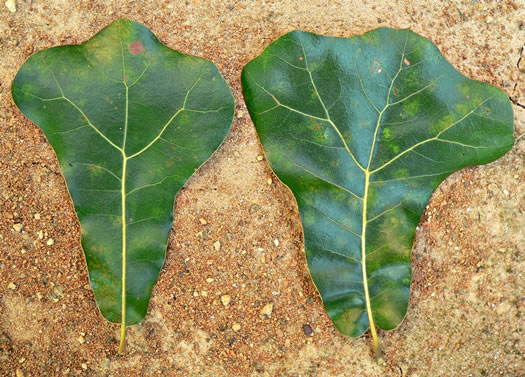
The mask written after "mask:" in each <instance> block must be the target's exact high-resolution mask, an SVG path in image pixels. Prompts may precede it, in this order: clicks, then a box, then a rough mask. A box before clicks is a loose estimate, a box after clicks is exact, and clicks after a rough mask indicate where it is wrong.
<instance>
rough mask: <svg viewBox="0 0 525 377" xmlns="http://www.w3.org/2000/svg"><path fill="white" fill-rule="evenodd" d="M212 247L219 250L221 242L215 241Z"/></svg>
mask: <svg viewBox="0 0 525 377" xmlns="http://www.w3.org/2000/svg"><path fill="white" fill-rule="evenodd" d="M213 247H214V248H215V251H219V250H220V249H221V242H220V241H215V243H214V244H213Z"/></svg>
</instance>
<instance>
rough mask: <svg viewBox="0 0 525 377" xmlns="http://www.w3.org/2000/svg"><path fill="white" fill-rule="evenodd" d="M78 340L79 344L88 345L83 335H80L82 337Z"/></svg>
mask: <svg viewBox="0 0 525 377" xmlns="http://www.w3.org/2000/svg"><path fill="white" fill-rule="evenodd" d="M77 340H78V342H79V343H80V344H84V343H86V339H85V338H84V337H83V336H82V335H80V336H79V337H78V338H77Z"/></svg>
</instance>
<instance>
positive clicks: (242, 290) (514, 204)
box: [0, 0, 525, 377]
mask: <svg viewBox="0 0 525 377" xmlns="http://www.w3.org/2000/svg"><path fill="white" fill-rule="evenodd" d="M3 3H4V1H3V0H2V2H1V4H0V48H1V55H0V81H1V86H0V101H1V102H0V106H1V111H0V119H1V123H0V296H1V298H0V375H2V376H16V377H21V376H26V377H27V376H70V375H71V376H150V375H161V376H411V377H416V376H524V375H525V362H524V359H523V354H524V351H525V342H524V340H523V339H524V329H523V327H524V319H523V310H524V303H525V301H524V300H523V288H524V286H525V284H524V277H523V271H524V267H525V265H524V253H523V245H525V235H524V229H525V184H524V183H525V172H524V161H525V137H523V134H524V133H525V108H524V107H523V105H524V104H525V84H524V81H525V80H523V77H524V73H523V72H524V71H523V69H524V68H525V57H522V56H521V55H522V54H523V42H524V41H525V31H524V29H525V4H524V3H523V2H521V3H520V1H518V2H510V1H477V0H472V1H471V0H467V1H463V2H454V1H433V2H429V1H424V0H417V1H412V2H410V4H408V2H407V3H405V2H402V1H382V2H379V1H378V2H373V1H364V2H355V3H354V2H351V1H334V2H328V1H309V2H301V1H283V2H279V3H272V2H270V1H253V2H251V1H225V0H224V1H223V0H216V1H196V0H193V1H172V2H171V1H164V0H159V1H147V2H139V1H131V0H130V1H125V2H120V4H121V5H116V4H115V3H117V2H110V1H78V0H74V1H66V0H64V1H49V2H48V1H37V0H18V1H17V10H16V12H15V13H11V12H10V11H9V10H8V9H7V8H6V7H5V6H4V4H3ZM119 17H127V18H131V19H134V20H137V21H139V22H142V23H143V24H145V25H146V26H148V27H149V28H150V29H151V30H152V31H153V32H154V33H155V34H156V35H157V36H158V38H159V39H160V40H161V41H162V42H163V43H165V44H166V45H168V46H169V47H171V48H174V49H178V50H180V51H182V52H184V53H190V54H194V55H198V56H202V57H205V58H208V59H211V60H212V61H214V62H215V63H216V64H217V66H218V67H219V70H220V71H221V72H222V74H223V75H224V76H225V78H226V80H227V82H228V84H229V85H230V86H231V88H232V90H233V93H234V96H235V99H236V115H235V118H234V122H233V126H232V130H231V132H230V134H229V136H228V137H227V139H226V141H225V143H224V144H223V145H222V147H221V148H220V149H219V151H218V152H217V153H216V154H215V155H214V157H213V158H212V159H211V160H210V161H209V162H208V163H207V164H205V165H204V166H203V167H202V168H201V169H200V170H199V171H198V172H197V173H196V174H195V175H194V176H193V178H192V179H191V180H190V181H189V182H188V184H187V185H186V187H185V188H184V189H183V190H182V191H181V192H180V193H179V195H178V196H177V199H176V204H175V222H174V227H173V231H172V234H171V236H170V240H169V247H168V252H167V258H166V265H165V267H164V269H163V270H162V272H161V276H160V280H159V282H158V284H157V286H156V287H155V289H154V293H153V296H152V299H151V304H150V308H149V313H148V316H147V317H146V319H145V320H144V321H143V322H142V323H141V324H140V325H136V326H133V327H132V328H130V330H129V347H128V353H127V354H125V355H124V356H118V355H116V350H117V346H118V325H114V324H109V323H108V322H106V321H105V320H104V319H103V318H102V317H101V315H100V314H99V312H98V310H97V308H96V305H95V302H94V298H93V293H92V290H91V288H90V286H89V282H88V274H87V270H86V266H85V261H84V256H83V253H82V249H81V247H80V241H79V225H78V222H77V218H76V215H75V212H74V210H73V206H72V203H71V201H70V199H69V196H68V194H67V191H66V190H67V189H66V186H65V183H64V180H63V178H62V176H61V174H60V171H59V167H58V164H57V160H56V157H55V155H54V152H53V150H52V148H51V147H50V145H49V144H48V143H47V141H46V140H45V137H44V136H43V133H42V132H41V131H40V130H39V129H38V128H37V127H36V126H35V125H33V124H32V123H30V122H29V121H28V120H27V119H25V118H24V117H23V116H22V115H21V113H20V112H19V111H18V109H17V108H16V107H15V105H14V103H13V101H12V99H11V95H10V86H11V83H12V80H13V78H14V76H15V74H16V72H17V70H18V69H19V67H20V66H21V65H22V64H23V62H24V61H25V60H26V59H27V58H28V57H29V56H30V55H31V54H32V53H33V52H35V51H38V50H41V49H44V48H49V47H53V46H57V45H61V44H71V43H80V42H82V41H84V40H86V39H88V38H90V37H91V36H92V35H94V34H95V33H97V32H98V31H99V30H100V29H101V28H103V27H104V26H105V25H107V24H108V23H110V22H111V21H113V20H114V19H116V18H119ZM380 26H390V27H396V28H405V27H408V28H410V29H412V30H413V31H415V32H417V33H419V34H421V35H423V36H425V37H427V38H429V39H431V40H432V41H434V43H436V44H437V45H438V46H439V48H440V49H441V51H442V52H443V54H444V55H445V56H446V57H447V59H448V60H449V61H450V62H451V63H452V64H453V65H454V66H455V67H456V68H457V69H459V70H460V71H461V72H463V73H464V74H466V75H468V76H470V77H472V78H475V79H478V80H483V81H486V82H489V83H491V84H493V85H496V86H498V87H500V88H502V89H503V90H505V91H506V93H507V94H508V95H509V96H510V97H511V98H512V99H513V101H514V103H515V105H514V106H513V109H514V112H515V136H516V138H518V139H519V140H518V141H517V142H516V145H515V146H514V148H513V149H512V150H511V151H510V152H509V153H508V154H507V155H506V156H504V157H503V158H501V159H500V160H499V161H497V162H494V163H492V164H490V165H487V166H483V167H478V168H469V169H466V170H463V171H461V172H458V173H456V174H454V175H452V176H451V177H450V178H449V179H447V180H446V181H445V182H444V183H443V184H442V185H441V186H440V187H439V188H438V190H437V191H436V193H435V195H434V196H433V198H432V200H431V202H430V203H429V206H428V209H427V211H426V212H425V214H424V216H423V217H422V219H421V223H420V226H419V230H418V232H417V235H416V241H415V246H414V250H413V254H412V261H413V264H412V266H413V282H412V296H411V301H410V306H409V310H408V314H407V316H406V318H405V320H404V322H403V323H402V324H401V326H400V327H399V328H398V329H396V330H394V331H391V332H388V333H381V334H380V335H381V338H382V342H383V347H384V353H385V358H386V364H385V365H383V366H380V365H378V364H377V363H376V362H375V360H374V359H373V358H372V357H371V351H370V349H371V345H370V339H369V338H368V337H367V336H364V337H361V338H357V339H351V338H345V337H343V336H341V335H340V334H339V333H337V332H336V330H335V329H334V328H333V326H332V325H331V323H330V321H329V319H328V317H327V315H326V314H325V312H324V311H323V308H322V305H321V301H320V298H319V296H318V294H317V292H316V290H315V288H314V286H313V284H312V282H311V281H310V278H309V275H308V271H307V268H306V261H305V257H304V251H303V245H302V233H301V226H300V220H299V216H298V212H297V208H296V204H295V201H294V199H293V196H292V194H291V193H290V192H289V190H288V189H287V188H286V187H285V186H284V185H282V184H280V183H279V181H278V180H277V179H276V178H275V177H274V178H273V179H272V181H271V183H268V182H269V181H268V178H271V177H272V172H271V170H270V168H269V166H268V164H267V163H266V161H265V160H262V161H259V160H258V159H257V156H259V155H261V154H262V151H261V146H260V144H259V141H258V139H257V135H256V133H255V130H254V127H253V124H252V122H251V120H250V119H249V116H248V112H247V110H246V107H245V105H244V102H243V100H242V94H241V88H240V72H241V69H242V67H243V66H244V65H245V64H246V63H247V62H248V61H249V60H251V59H253V58H254V57H255V56H257V55H258V54H259V53H260V52H261V51H262V50H263V49H264V48H265V47H266V46H267V45H268V44H269V43H270V42H271V41H272V40H274V39H276V38H278V37H279V36H280V35H282V34H283V33H285V32H288V31H290V30H293V29H302V30H307V31H312V32H317V33H322V34H326V35H338V36H351V35H355V34H361V33H364V32H366V31H368V30H370V29H374V28H376V27H380ZM520 70H521V73H520ZM520 75H521V77H520ZM520 104H521V105H520ZM199 219H205V221H206V224H202V222H201V221H200V220H199ZM17 223H21V224H23V228H22V230H21V231H20V232H18V231H17V230H15V229H14V228H13V225H14V224H17ZM49 239H52V240H53V242H50V241H49ZM275 240H277V242H275ZM48 241H49V242H48ZM217 241H219V242H220V248H219V250H217V249H216V248H215V247H214V243H216V242H217ZM51 243H53V244H51ZM211 279H213V280H211ZM223 295H229V296H230V297H231V302H230V303H229V304H228V305H227V306H225V305H223V303H222V302H221V300H220V297H221V296H223ZM268 304H271V315H270V316H264V315H261V311H263V309H265V307H266V310H268V308H269V306H268ZM234 324H239V325H240V326H241V327H240V329H239V330H237V331H234V330H233V328H232V326H233V325H234ZM305 326H309V327H311V328H312V329H313V334H312V335H306V333H307V332H308V331H305ZM235 328H237V327H235ZM306 330H308V327H306Z"/></svg>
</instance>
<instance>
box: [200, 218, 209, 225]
mask: <svg viewBox="0 0 525 377" xmlns="http://www.w3.org/2000/svg"><path fill="white" fill-rule="evenodd" d="M199 221H200V222H201V224H202V225H206V224H208V222H207V221H206V220H204V219H203V218H200V219H199Z"/></svg>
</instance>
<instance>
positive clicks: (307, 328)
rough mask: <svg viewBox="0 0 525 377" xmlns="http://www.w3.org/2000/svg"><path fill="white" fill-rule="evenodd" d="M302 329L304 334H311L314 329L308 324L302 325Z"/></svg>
mask: <svg viewBox="0 0 525 377" xmlns="http://www.w3.org/2000/svg"><path fill="white" fill-rule="evenodd" d="M303 331H304V335H306V336H313V334H314V330H312V328H311V327H310V325H303Z"/></svg>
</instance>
